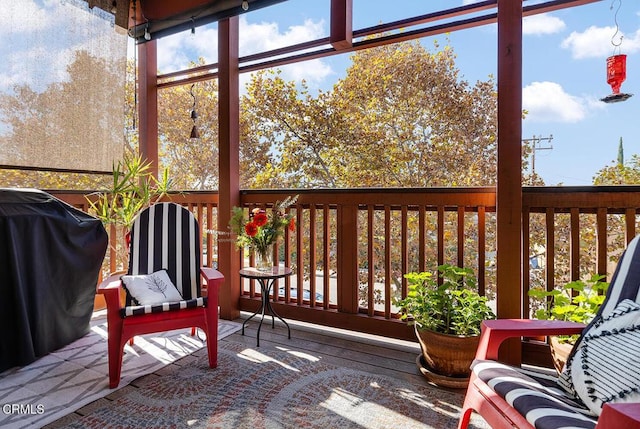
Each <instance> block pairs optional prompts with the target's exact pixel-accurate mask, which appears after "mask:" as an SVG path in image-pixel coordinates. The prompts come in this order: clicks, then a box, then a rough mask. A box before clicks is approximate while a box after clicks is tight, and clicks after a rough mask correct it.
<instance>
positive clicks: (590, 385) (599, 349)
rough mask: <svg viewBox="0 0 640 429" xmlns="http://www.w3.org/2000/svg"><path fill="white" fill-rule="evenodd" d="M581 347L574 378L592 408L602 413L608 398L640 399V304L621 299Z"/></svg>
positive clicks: (572, 363)
mask: <svg viewBox="0 0 640 429" xmlns="http://www.w3.org/2000/svg"><path fill="white" fill-rule="evenodd" d="M578 347H579V349H578V350H577V351H576V353H575V355H574V358H573V360H572V361H571V368H570V374H571V381H572V383H573V388H574V389H575V392H576V393H577V395H578V396H579V397H580V399H581V400H582V401H583V402H584V404H585V405H586V406H587V407H589V409H591V410H592V411H593V412H594V413H596V414H598V415H600V413H601V412H602V407H603V405H604V404H605V403H607V402H640V304H637V303H635V302H633V301H632V300H630V299H625V300H623V301H621V302H620V304H618V306H617V307H616V308H615V310H614V311H613V312H612V313H611V314H610V315H608V316H607V317H605V318H603V319H602V320H601V321H598V323H596V324H595V325H594V326H592V328H591V329H590V330H589V332H588V333H586V334H585V336H584V338H583V340H582V342H581V343H580V345H579V346H578Z"/></svg>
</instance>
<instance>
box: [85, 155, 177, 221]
mask: <svg viewBox="0 0 640 429" xmlns="http://www.w3.org/2000/svg"><path fill="white" fill-rule="evenodd" d="M112 174H113V177H112V178H113V182H112V184H111V187H110V188H108V189H106V190H104V191H100V192H95V193H92V194H89V195H87V197H86V198H87V201H88V203H89V206H90V209H91V211H92V213H93V214H94V215H95V216H96V217H97V218H98V219H100V220H101V221H102V223H103V224H104V225H109V224H115V225H119V226H122V227H124V228H125V229H129V228H130V227H131V224H132V223H133V220H134V219H135V217H136V215H137V214H138V212H139V211H140V210H142V209H143V208H145V207H147V206H149V205H151V204H153V203H154V202H156V201H158V200H159V199H161V198H162V197H164V196H165V195H167V194H168V193H169V191H170V190H171V186H172V181H171V179H170V178H169V170H168V168H165V169H164V170H163V171H162V175H161V176H160V178H156V177H154V176H153V174H152V171H151V163H150V162H146V161H144V160H143V158H142V156H141V155H137V156H135V155H125V157H124V158H123V160H121V161H118V162H117V163H114V164H113V173H112Z"/></svg>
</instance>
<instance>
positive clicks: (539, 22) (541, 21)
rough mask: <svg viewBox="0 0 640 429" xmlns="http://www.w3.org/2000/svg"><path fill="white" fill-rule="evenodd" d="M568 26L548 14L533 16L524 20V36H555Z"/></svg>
mask: <svg viewBox="0 0 640 429" xmlns="http://www.w3.org/2000/svg"><path fill="white" fill-rule="evenodd" d="M565 27H566V24H565V23H564V21H563V20H561V19H560V18H557V17H555V16H551V15H549V14H548V13H541V14H539V15H532V16H528V17H526V18H524V19H523V20H522V33H523V34H554V33H558V32H560V31H562V30H564V29H565Z"/></svg>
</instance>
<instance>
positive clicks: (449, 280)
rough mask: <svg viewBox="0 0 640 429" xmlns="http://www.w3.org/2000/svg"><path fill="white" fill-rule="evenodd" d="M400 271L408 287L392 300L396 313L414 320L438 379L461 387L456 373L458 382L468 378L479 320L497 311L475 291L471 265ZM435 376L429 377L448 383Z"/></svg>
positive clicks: (430, 367) (424, 354) (426, 361)
mask: <svg viewBox="0 0 640 429" xmlns="http://www.w3.org/2000/svg"><path fill="white" fill-rule="evenodd" d="M404 277H405V278H406V279H407V281H408V287H409V290H408V293H407V296H406V298H404V299H401V300H396V302H395V304H396V305H397V306H399V307H400V311H401V317H400V318H401V319H402V320H407V321H408V322H409V323H410V324H412V325H414V326H415V332H416V336H417V337H418V341H419V342H420V348H421V350H422V358H423V359H424V364H425V365H426V367H427V369H428V370H429V371H430V372H432V373H435V374H436V375H438V376H442V377H443V378H442V379H443V380H447V379H448V378H449V379H453V380H454V384H453V385H451V387H462V386H460V385H457V384H456V383H455V379H456V378H457V379H461V381H462V383H463V385H464V383H465V382H466V381H467V380H468V377H469V374H470V366H471V362H472V361H473V357H474V356H475V352H476V349H477V347H478V342H479V340H480V325H481V323H482V321H483V320H486V319H494V318H495V317H496V316H495V313H494V312H493V310H492V309H491V307H490V306H489V305H488V304H487V298H486V297H484V296H481V295H480V294H479V293H478V292H477V281H476V278H475V276H474V274H473V271H472V270H471V269H470V268H461V267H457V266H454V265H448V264H445V265H440V266H439V267H438V272H437V275H436V276H434V275H433V274H432V273H430V272H412V273H407V274H405V276H404ZM438 278H439V279H440V282H439V281H438ZM423 373H424V371H423ZM425 375H426V374H425ZM427 378H429V377H427ZM439 379H440V377H435V379H433V380H432V381H434V382H435V383H439V384H444V385H447V383H445V382H439V381H438V380H439Z"/></svg>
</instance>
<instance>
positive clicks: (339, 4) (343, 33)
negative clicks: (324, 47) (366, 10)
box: [329, 0, 353, 50]
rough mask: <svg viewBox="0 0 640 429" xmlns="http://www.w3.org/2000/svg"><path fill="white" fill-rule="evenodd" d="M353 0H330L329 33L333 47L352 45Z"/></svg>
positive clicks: (344, 47) (341, 47)
mask: <svg viewBox="0 0 640 429" xmlns="http://www.w3.org/2000/svg"><path fill="white" fill-rule="evenodd" d="M352 17H353V0H331V35H330V37H329V39H330V41H331V46H333V48H334V49H336V50H340V49H348V48H351V46H353V18H352Z"/></svg>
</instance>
